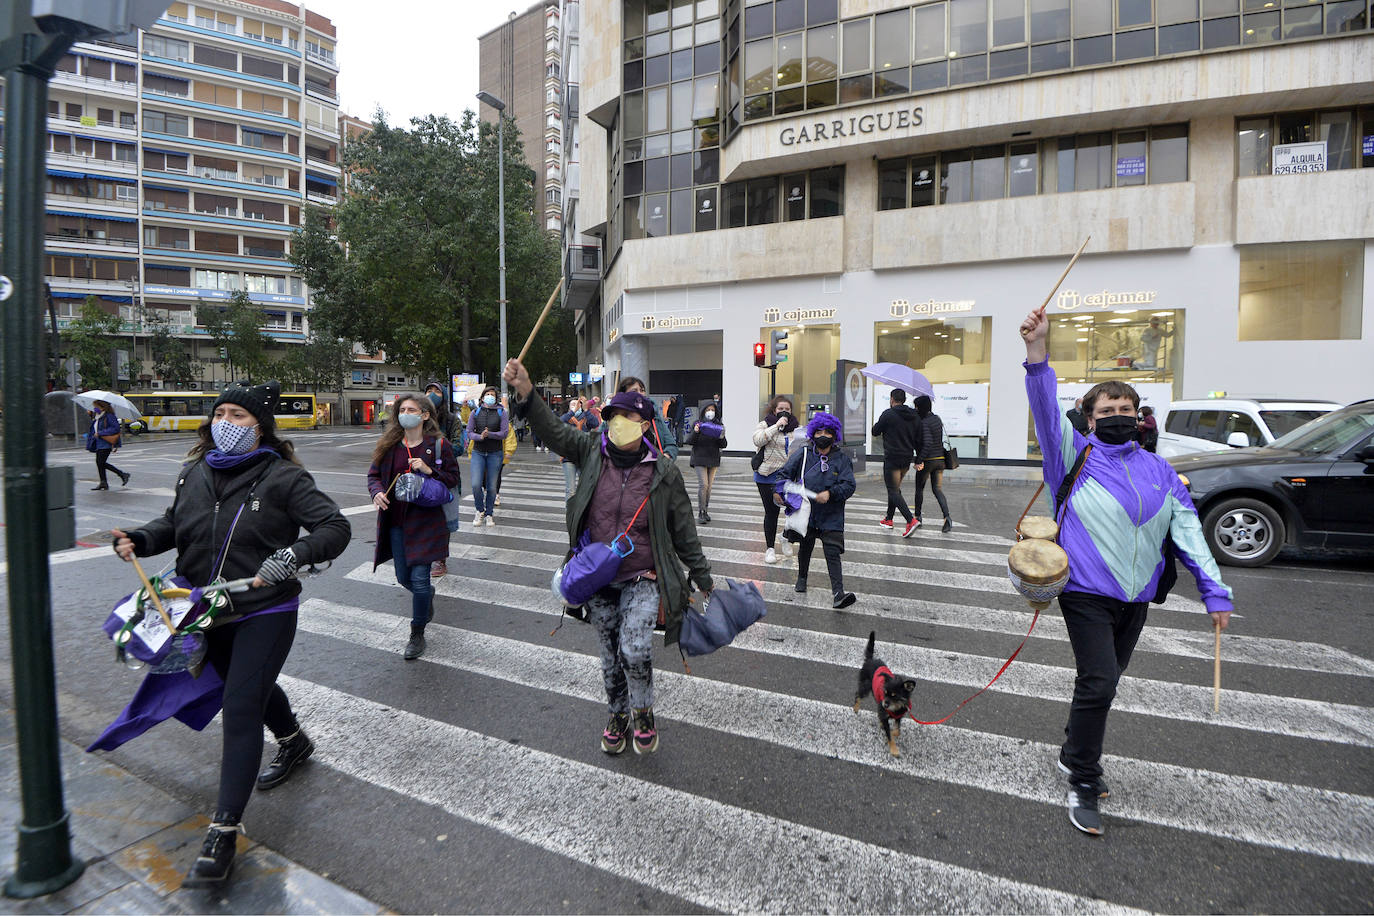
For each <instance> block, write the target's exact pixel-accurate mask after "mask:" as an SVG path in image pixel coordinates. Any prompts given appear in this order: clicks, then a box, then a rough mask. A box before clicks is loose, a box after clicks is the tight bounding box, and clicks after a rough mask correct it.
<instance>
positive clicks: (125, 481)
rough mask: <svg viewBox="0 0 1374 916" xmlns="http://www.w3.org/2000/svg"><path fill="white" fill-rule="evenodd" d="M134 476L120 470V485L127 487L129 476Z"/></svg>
mask: <svg viewBox="0 0 1374 916" xmlns="http://www.w3.org/2000/svg"><path fill="white" fill-rule="evenodd" d="M132 476H133V475H132V474H125V473H124V472H123V471H120V472H119V485H120V486H121V487H127V486H128V485H129V478H130V477H132Z"/></svg>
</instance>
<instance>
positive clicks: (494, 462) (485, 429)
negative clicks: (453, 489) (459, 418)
mask: <svg viewBox="0 0 1374 916" xmlns="http://www.w3.org/2000/svg"><path fill="white" fill-rule="evenodd" d="M500 394H501V393H500V392H499V391H497V390H496V389H495V388H493V387H491V386H490V385H488V386H487V387H486V388H484V389H482V397H481V398H480V399H479V400H478V402H477V408H476V409H475V410H474V411H473V412H472V413H471V414H470V415H469V416H468V427H467V429H468V443H469V445H470V447H471V448H472V501H473V503H475V504H476V509H477V512H476V514H475V515H474V516H473V519H472V524H473V525H474V526H475V525H480V524H482V519H484V518H485V519H486V522H487V526H488V527H490V526H492V525H495V524H496V518H495V516H494V515H493V513H494V512H495V510H496V478H497V475H498V474H500V473H501V457H502V455H503V454H504V451H503V445H502V443H504V442H505V440H506V433H507V432H509V431H510V415H509V414H508V413H506V411H505V410H504V409H502V407H501V405H500V403H499V401H500Z"/></svg>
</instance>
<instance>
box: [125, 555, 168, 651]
mask: <svg viewBox="0 0 1374 916" xmlns="http://www.w3.org/2000/svg"><path fill="white" fill-rule="evenodd" d="M129 561H130V562H132V563H133V564H134V571H135V572H137V573H138V577H139V578H140V579H142V580H143V587H144V588H145V589H147V591H148V597H149V598H151V599H152V602H153V607H155V608H157V612H158V613H159V614H161V615H162V622H163V623H165V624H166V625H167V632H168V633H175V632H176V631H177V628H176V624H174V623H172V618H171V617H168V616H167V609H166V608H164V607H163V606H162V599H161V598H160V597H158V594H157V590H156V589H154V588H153V583H151V582H149V581H148V574H147V573H145V572H144V571H143V564H141V563H139V562H138V557H135V556H130V557H129Z"/></svg>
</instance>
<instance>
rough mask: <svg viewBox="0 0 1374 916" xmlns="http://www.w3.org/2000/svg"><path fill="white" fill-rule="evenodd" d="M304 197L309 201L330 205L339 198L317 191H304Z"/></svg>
mask: <svg viewBox="0 0 1374 916" xmlns="http://www.w3.org/2000/svg"><path fill="white" fill-rule="evenodd" d="M305 199H306V200H308V201H310V202H311V203H316V204H328V205H331V206H332V205H333V204H336V203H338V202H339V199H338V198H337V197H335V196H334V195H332V194H321V193H320V192H319V191H306V192H305Z"/></svg>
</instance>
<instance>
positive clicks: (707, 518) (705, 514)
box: [701, 506, 711, 525]
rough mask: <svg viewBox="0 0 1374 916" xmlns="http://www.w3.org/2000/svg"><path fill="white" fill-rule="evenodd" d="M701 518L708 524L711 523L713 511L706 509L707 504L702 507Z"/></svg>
mask: <svg viewBox="0 0 1374 916" xmlns="http://www.w3.org/2000/svg"><path fill="white" fill-rule="evenodd" d="M701 520H702V521H703V522H705V523H706V524H708V525H709V524H711V513H709V512H707V511H706V507H705V506H702V507H701Z"/></svg>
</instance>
